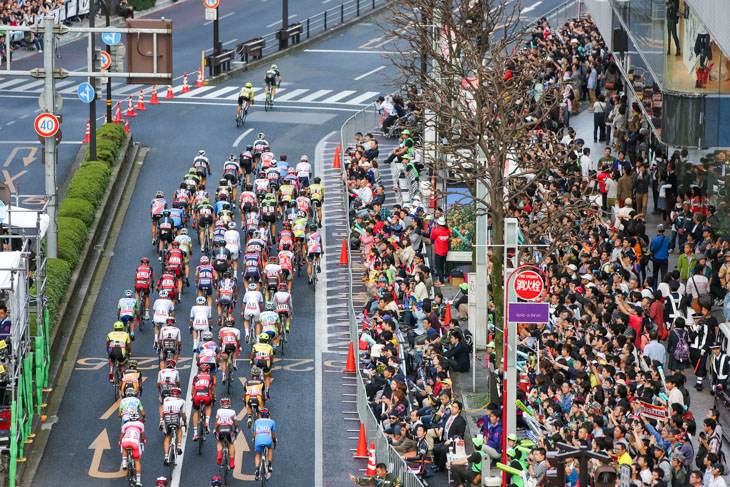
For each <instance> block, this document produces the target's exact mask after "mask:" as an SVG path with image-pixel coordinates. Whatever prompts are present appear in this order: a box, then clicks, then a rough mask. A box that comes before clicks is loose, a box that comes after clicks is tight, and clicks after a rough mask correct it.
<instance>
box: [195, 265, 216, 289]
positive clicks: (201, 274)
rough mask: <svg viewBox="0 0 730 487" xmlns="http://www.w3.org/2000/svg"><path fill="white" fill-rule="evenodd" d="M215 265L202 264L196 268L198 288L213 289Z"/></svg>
mask: <svg viewBox="0 0 730 487" xmlns="http://www.w3.org/2000/svg"><path fill="white" fill-rule="evenodd" d="M213 277H214V271H213V266H212V265H210V264H202V265H199V266H198V267H196V268H195V280H196V282H197V286H198V289H200V290H208V291H211V290H212V289H213Z"/></svg>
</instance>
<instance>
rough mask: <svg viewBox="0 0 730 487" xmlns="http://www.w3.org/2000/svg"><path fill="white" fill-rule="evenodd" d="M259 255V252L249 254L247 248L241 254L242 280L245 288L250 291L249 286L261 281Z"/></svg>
mask: <svg viewBox="0 0 730 487" xmlns="http://www.w3.org/2000/svg"><path fill="white" fill-rule="evenodd" d="M261 265H262V262H261V255H260V253H259V252H254V251H252V252H249V248H248V246H247V247H246V253H245V254H243V279H244V281H245V282H246V287H248V288H249V289H250V286H251V284H253V285H256V283H257V282H259V281H260V280H261V271H262V268H261Z"/></svg>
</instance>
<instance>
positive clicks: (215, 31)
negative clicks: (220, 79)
mask: <svg viewBox="0 0 730 487" xmlns="http://www.w3.org/2000/svg"><path fill="white" fill-rule="evenodd" d="M222 47H223V46H221V45H220V41H219V40H218V6H217V5H216V7H215V20H214V21H213V55H214V56H215V55H216V54H220V53H221V51H222V49H221V48H222ZM218 69H220V68H218V67H216V72H217V71H218Z"/></svg>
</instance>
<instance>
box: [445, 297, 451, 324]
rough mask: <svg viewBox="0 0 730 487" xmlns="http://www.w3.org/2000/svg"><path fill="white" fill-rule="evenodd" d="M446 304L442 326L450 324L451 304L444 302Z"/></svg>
mask: <svg viewBox="0 0 730 487" xmlns="http://www.w3.org/2000/svg"><path fill="white" fill-rule="evenodd" d="M444 303H446V312H445V313H444V326H449V323H451V303H450V302H448V301H444Z"/></svg>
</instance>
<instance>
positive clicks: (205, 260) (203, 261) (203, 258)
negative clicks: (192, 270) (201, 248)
mask: <svg viewBox="0 0 730 487" xmlns="http://www.w3.org/2000/svg"><path fill="white" fill-rule="evenodd" d="M208 262H210V260H209V259H208V256H207V255H201V256H200V263H201V264H202V265H206V264H208Z"/></svg>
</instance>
